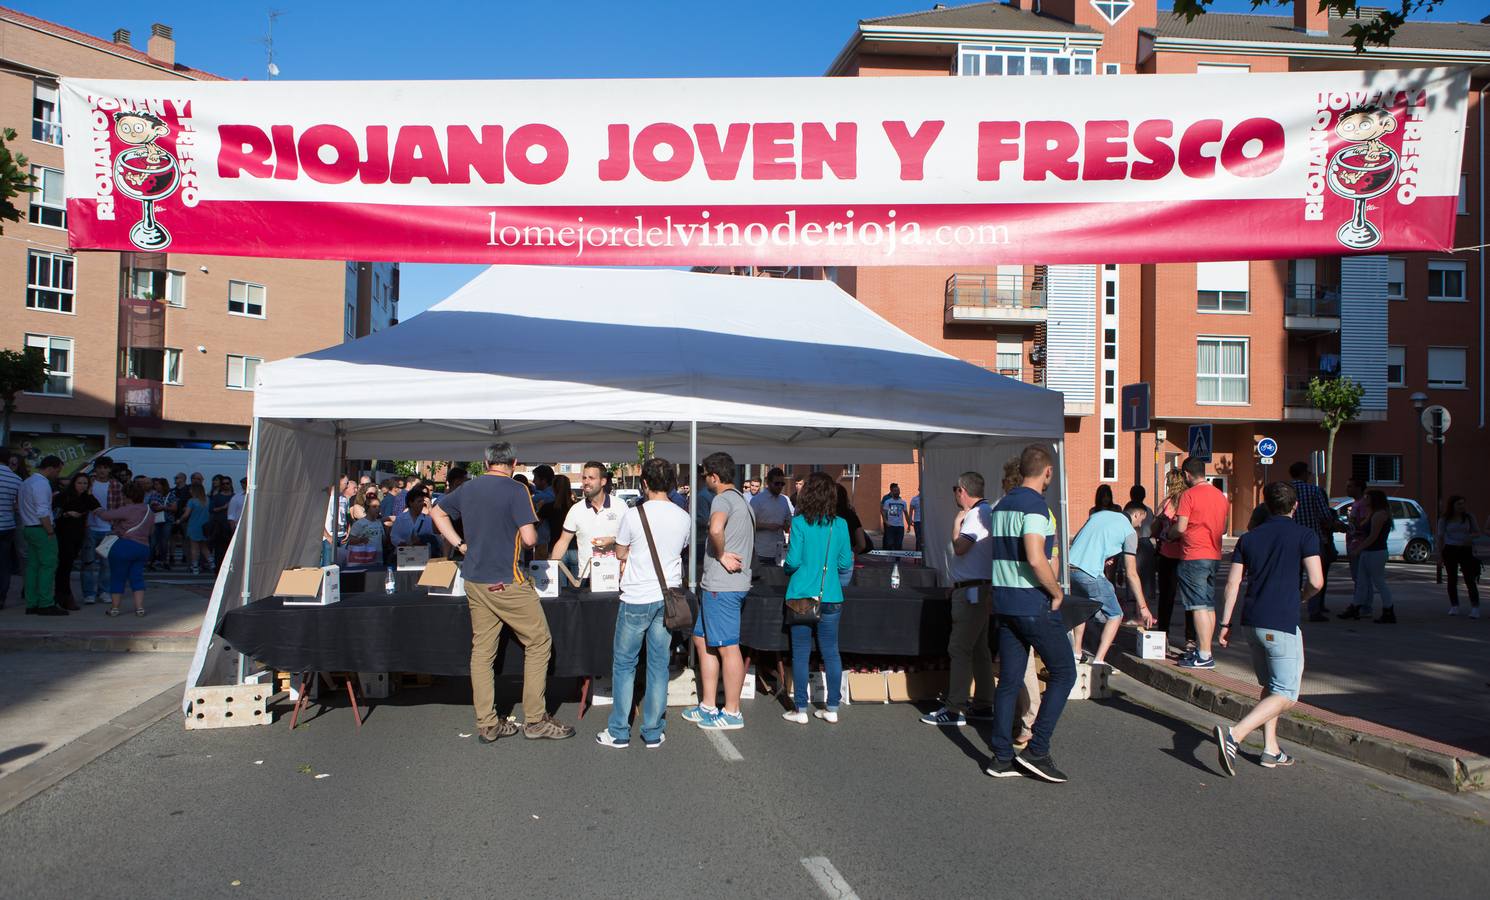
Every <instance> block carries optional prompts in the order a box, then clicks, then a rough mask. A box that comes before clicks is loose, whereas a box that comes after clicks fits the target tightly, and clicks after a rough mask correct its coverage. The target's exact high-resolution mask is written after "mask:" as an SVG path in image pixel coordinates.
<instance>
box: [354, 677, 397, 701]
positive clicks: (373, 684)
mask: <svg viewBox="0 0 1490 900" xmlns="http://www.w3.org/2000/svg"><path fill="white" fill-rule="evenodd" d="M395 688H396V685H395V684H394V681H393V679H392V678H391V677H390V676H389V674H388V673H387V672H358V673H357V693H358V695H359V696H360V697H361V698H362V699H364V700H386V699H387V698H388V695H389V694H391V693H393V691H394V690H395Z"/></svg>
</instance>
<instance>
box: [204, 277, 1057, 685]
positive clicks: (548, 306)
mask: <svg viewBox="0 0 1490 900" xmlns="http://www.w3.org/2000/svg"><path fill="white" fill-rule="evenodd" d="M255 389H256V391H257V393H256V395H255V399H254V428H253V448H252V449H253V453H252V461H251V465H250V469H249V480H250V485H249V490H250V493H249V499H248V504H247V508H246V509H245V511H244V518H243V521H244V522H245V523H246V526H245V527H240V529H239V533H238V534H237V535H235V538H234V541H233V546H232V547H231V549H230V551H229V559H228V563H227V564H226V565H224V566H223V568H222V571H221V574H220V575H219V577H218V580H217V584H216V586H215V588H214V590H213V594H212V600H211V603H210V605H209V608H208V610H207V614H206V619H205V621H204V622H203V627H202V633H201V638H200V639H199V642H198V647H197V654H196V658H195V659H194V661H193V665H192V671H191V673H190V676H189V678H188V681H187V684H188V685H189V686H190V685H195V684H204V683H219V684H220V683H229V682H231V681H233V680H234V669H235V668H236V667H237V666H238V664H239V661H238V660H237V659H236V656H235V655H233V654H229V653H227V652H225V648H224V647H223V646H222V641H221V639H219V638H216V637H215V635H214V634H213V632H214V630H215V628H216V626H217V624H218V622H219V621H220V620H221V617H222V615H223V613H224V612H225V611H226V610H228V609H231V608H234V607H236V606H238V605H240V604H242V603H245V602H247V601H249V600H251V599H256V598H258V597H262V596H266V595H267V594H268V593H269V592H270V591H271V590H272V589H273V585H274V584H275V581H276V579H277V577H278V573H279V572H280V570H282V569H285V568H288V567H292V566H300V565H313V564H316V561H317V560H318V559H319V551H320V537H321V531H322V527H323V523H324V519H325V515H326V509H327V503H328V486H329V485H330V484H331V483H333V482H334V480H335V478H336V475H337V472H338V469H339V466H340V464H341V461H342V460H345V459H348V458H353V459H365V458H378V459H475V458H479V457H480V456H481V452H482V450H483V449H484V447H485V446H486V445H487V444H488V443H490V442H492V441H493V440H507V441H510V442H512V444H513V445H514V447H515V448H516V450H517V452H518V455H519V458H520V459H521V460H523V461H527V462H538V461H542V460H549V461H554V460H560V459H563V460H571V461H573V460H581V459H587V458H598V459H610V460H624V459H632V458H634V457H635V455H636V446H637V442H638V441H639V440H642V439H643V438H644V437H647V436H650V438H651V439H652V441H653V442H654V444H655V446H656V450H655V452H656V453H657V454H658V455H660V456H664V457H667V458H669V459H672V460H674V461H677V462H683V461H688V460H693V461H696V460H697V459H698V458H699V456H701V455H705V454H707V453H711V452H714V451H716V450H727V451H729V452H730V453H732V454H733V455H734V456H735V457H736V459H737V460H739V461H741V462H754V461H763V460H780V461H786V462H797V463H855V462H858V463H875V462H880V463H890V462H910V461H911V460H912V459H913V451H914V450H917V449H920V450H922V451H923V452H922V455H921V458H922V465H923V469H924V471H923V484H925V485H927V487H926V490H925V495H924V497H923V518H924V521H925V523H926V541H925V546H927V547H930V548H937V547H945V544H946V541H947V538H948V534H947V531H948V528H949V527H950V524H951V517H952V513H951V509H952V496H951V485H952V481H953V479H955V477H956V475H957V474H958V473H959V472H961V471H964V470H966V469H969V468H972V469H977V470H979V471H982V472H983V473H984V474H985V475H986V476H987V478H988V481H989V487H990V492H991V493H994V494H995V495H996V494H997V482H998V477H999V472H1000V470H1001V467H1002V463H1003V460H1004V459H1006V458H1007V457H1008V456H1009V455H1010V454H1011V453H1013V452H1017V448H1018V447H1020V446H1023V445H1024V444H1026V443H1028V442H1030V441H1032V440H1033V441H1040V442H1043V443H1046V444H1048V445H1049V446H1051V447H1052V449H1054V450H1055V451H1056V453H1057V460H1058V465H1057V477H1058V484H1057V486H1056V487H1055V495H1056V496H1059V497H1060V506H1059V509H1060V519H1061V524H1062V526H1064V522H1065V519H1066V516H1065V488H1064V481H1063V479H1061V478H1060V474H1061V473H1062V472H1063V469H1064V459H1063V449H1064V448H1063V443H1062V436H1063V419H1062V398H1061V395H1060V394H1058V393H1056V392H1053V391H1048V390H1045V389H1043V388H1038V387H1034V386H1031V385H1027V384H1024V383H1022V382H1019V381H1015V380H1013V379H1009V378H1006V377H1003V376H1000V375H997V374H994V373H992V372H989V371H987V370H986V369H983V368H980V367H978V366H974V365H971V364H969V363H966V362H963V361H962V360H959V359H957V358H955V357H952V356H949V355H948V354H945V353H942V352H941V351H939V350H936V349H934V348H932V347H930V346H928V345H926V344H924V343H922V342H920V341H918V340H916V339H914V338H912V337H911V336H910V335H908V334H906V333H905V332H903V331H901V330H900V329H898V328H896V327H895V326H894V325H891V324H890V323H889V322H887V321H885V320H884V319H882V318H881V317H879V316H878V315H876V314H875V313H874V312H872V311H871V310H869V309H868V308H866V307H865V306H863V305H862V304H860V303H859V302H858V301H856V300H855V299H854V298H853V297H851V296H849V295H848V294H846V293H844V292H843V291H842V290H840V289H839V288H838V287H837V286H836V285H835V284H833V283H831V282H826V281H797V280H786V279H768V278H740V277H730V276H723V275H707V274H699V273H689V272H680V271H672V270H641V269H584V268H548V267H526V266H497V267H492V268H490V269H488V270H487V271H486V272H484V273H482V274H481V275H479V276H478V277H476V278H475V279H474V280H472V281H471V282H470V283H468V284H467V285H465V286H464V287H462V288H461V289H460V290H458V291H456V292H455V293H454V294H453V295H451V296H450V297H449V298H447V299H446V300H444V301H442V302H440V303H439V304H437V305H435V306H434V307H432V308H431V309H430V310H429V311H428V312H425V313H423V314H421V315H418V316H415V317H414V318H412V319H410V320H409V321H407V322H403V323H401V324H399V325H398V326H397V327H395V328H393V329H391V330H389V331H385V332H381V333H378V334H374V335H370V336H368V337H365V338H362V339H360V340H357V341H354V342H351V343H348V344H340V345H337V346H334V347H330V348H327V349H325V350H321V351H318V352H315V353H310V354H307V355H305V356H300V357H295V358H293V359H286V360H281V361H277V362H273V363H268V364H266V365H262V366H260V367H259V369H258V377H257V385H256V388H255ZM937 485H944V486H945V488H946V489H945V490H942V489H939V488H937V487H936V486H937ZM694 490H695V493H696V491H697V486H696V485H695V488H694ZM928 563H929V564H930V565H933V566H935V567H937V568H938V569H941V570H943V571H945V553H944V552H941V553H938V552H932V553H930V554H928Z"/></svg>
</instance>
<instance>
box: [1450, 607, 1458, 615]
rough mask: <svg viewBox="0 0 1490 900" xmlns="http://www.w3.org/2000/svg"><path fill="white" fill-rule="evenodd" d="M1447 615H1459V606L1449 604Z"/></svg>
mask: <svg viewBox="0 0 1490 900" xmlns="http://www.w3.org/2000/svg"><path fill="white" fill-rule="evenodd" d="M1449 615H1451V616H1457V615H1459V607H1457V606H1450V607H1449Z"/></svg>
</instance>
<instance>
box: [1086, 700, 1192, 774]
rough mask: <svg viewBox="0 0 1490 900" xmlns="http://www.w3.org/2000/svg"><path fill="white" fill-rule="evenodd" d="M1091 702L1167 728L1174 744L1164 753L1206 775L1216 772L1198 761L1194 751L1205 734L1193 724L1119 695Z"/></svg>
mask: <svg viewBox="0 0 1490 900" xmlns="http://www.w3.org/2000/svg"><path fill="white" fill-rule="evenodd" d="M1092 702H1093V703H1096V704H1097V705H1098V706H1101V707H1105V708H1107V709H1113V710H1117V711H1118V712H1121V713H1126V714H1127V715H1130V716H1136V717H1138V718H1140V719H1145V720H1147V721H1149V722H1153V723H1154V724H1155V725H1159V726H1162V727H1164V728H1168V729H1169V730H1170V732H1171V733H1172V736H1173V740H1174V746H1173V747H1166V748H1163V752H1164V753H1165V754H1167V755H1169V756H1172V757H1174V758H1175V759H1177V760H1180V761H1181V762H1183V763H1186V764H1187V765H1190V766H1193V767H1195V768H1197V769H1199V770H1200V771H1202V772H1205V773H1206V774H1207V775H1215V774H1217V772H1216V771H1215V770H1214V769H1212V768H1211V767H1210V766H1207V765H1206V764H1204V763H1202V762H1201V761H1200V757H1199V754H1198V753H1197V752H1196V751H1197V750H1199V749H1200V747H1201V745H1202V744H1205V743H1207V740H1206V736H1205V735H1204V734H1203V733H1202V732H1201V731H1200V730H1198V729H1197V728H1195V727H1194V726H1193V725H1190V724H1188V723H1186V722H1183V721H1181V720H1179V719H1176V718H1174V717H1172V716H1168V715H1165V714H1164V713H1161V712H1159V711H1158V710H1154V709H1150V708H1148V707H1147V706H1141V705H1139V704H1137V703H1134V702H1133V701H1131V700H1128V699H1126V698H1124V697H1120V696H1111V697H1105V698H1103V699H1101V700H1094V701H1092Z"/></svg>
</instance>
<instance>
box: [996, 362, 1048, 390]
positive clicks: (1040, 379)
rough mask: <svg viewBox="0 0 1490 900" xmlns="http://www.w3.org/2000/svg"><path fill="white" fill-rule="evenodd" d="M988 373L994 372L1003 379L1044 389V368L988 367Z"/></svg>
mask: <svg viewBox="0 0 1490 900" xmlns="http://www.w3.org/2000/svg"><path fill="white" fill-rule="evenodd" d="M988 371H990V372H996V373H997V374H999V375H1002V376H1004V377H1005V378H1012V379H1014V380H1015V381H1022V382H1024V383H1025V384H1033V385H1034V386H1035V387H1045V367H1044V366H1024V367H1022V368H998V367H990V368H989V369H988Z"/></svg>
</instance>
